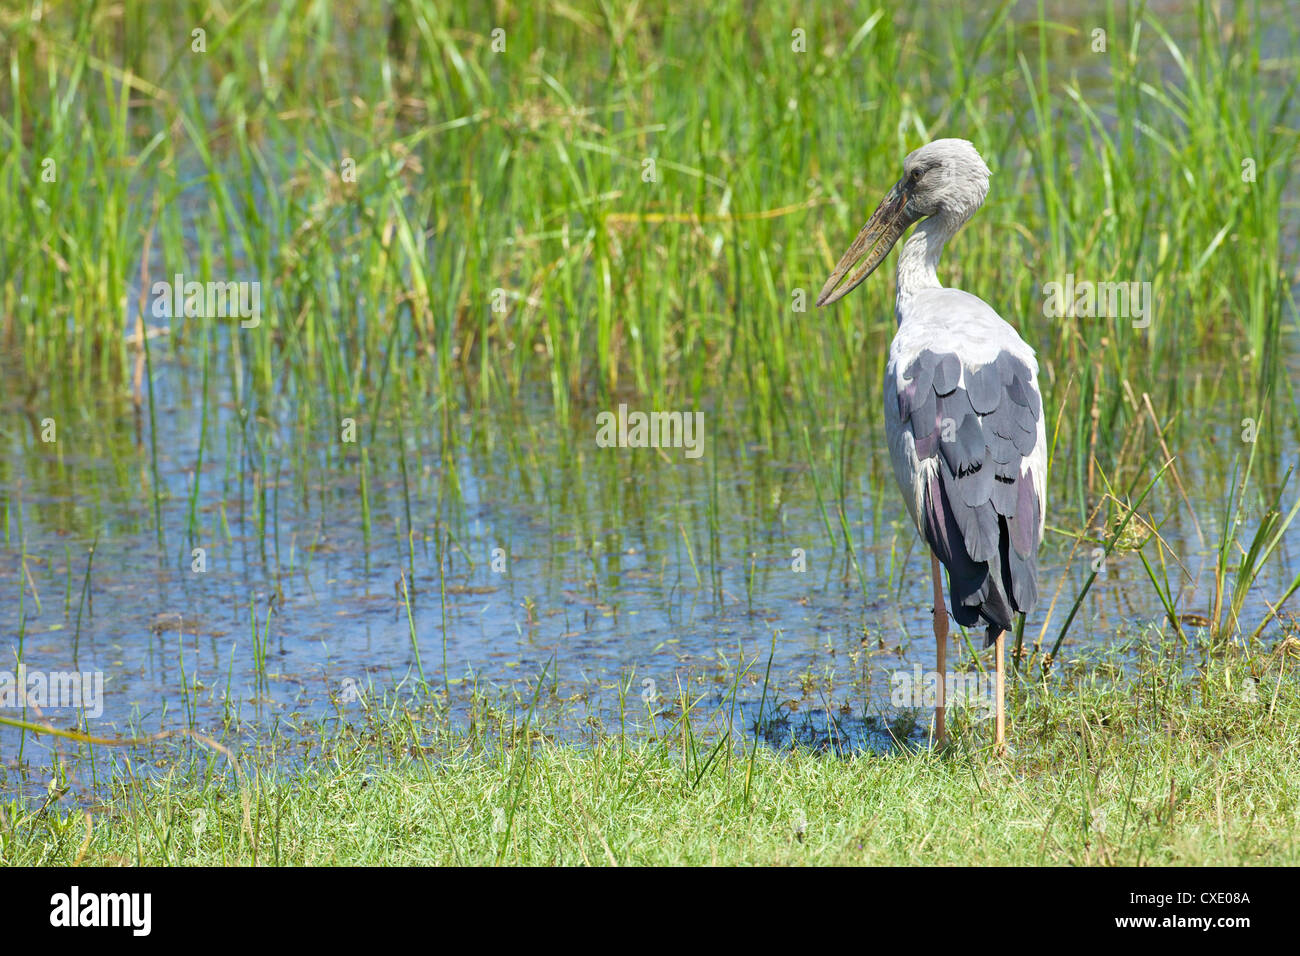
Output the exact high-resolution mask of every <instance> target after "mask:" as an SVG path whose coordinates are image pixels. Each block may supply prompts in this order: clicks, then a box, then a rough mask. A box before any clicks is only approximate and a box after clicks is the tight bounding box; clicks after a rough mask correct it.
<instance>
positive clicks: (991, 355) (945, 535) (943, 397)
mask: <svg viewBox="0 0 1300 956" xmlns="http://www.w3.org/2000/svg"><path fill="white" fill-rule="evenodd" d="M898 318H899V328H898V333H897V334H896V335H895V337H894V341H893V344H892V345H891V346H890V352H889V365H888V369H887V371H886V375H885V432H886V437H887V439H888V442H889V453H890V458H891V459H892V461H893V465H894V476H895V478H896V479H897V481H898V485H899V488H900V490H901V491H902V493H903V496H904V498H905V499H906V501H907V507H908V510H909V512H911V515H912V517H913V519H914V520H915V521H916V524H917V529H918V530H919V531H920V533H921V534H922V536H923V537H924V538H925V539H926V541H927V542H928V543H929V544H930V546H931V547H932V548H933V549H934V551H935V553H936V554H937V555H938V556H939V560H940V561H942V562H943V564H944V566H945V567H947V568H948V572H949V582H950V596H951V599H952V611H953V616H954V617H956V619H957V621H958V623H959V624H962V625H963V626H967V627H969V626H972V625H974V624H976V623H977V622H979V621H981V620H983V621H984V622H985V623H986V624H987V625H988V628H989V640H990V641H991V640H992V639H993V637H994V636H996V633H997V632H998V631H999V630H1007V629H1009V628H1010V627H1011V623H1012V621H1011V615H1012V614H1013V613H1014V612H1016V611H1028V610H1030V609H1032V608H1033V606H1034V604H1035V602H1036V601H1037V598H1038V583H1037V566H1036V555H1037V551H1038V545H1039V543H1040V542H1041V540H1042V536H1043V515H1044V506H1045V490H1046V489H1045V483H1046V482H1045V479H1046V471H1047V452H1046V429H1045V425H1044V421H1043V405H1042V398H1041V396H1040V394H1039V390H1038V363H1037V360H1036V359H1035V358H1034V351H1033V349H1031V348H1030V347H1029V346H1028V345H1026V344H1025V342H1024V341H1023V340H1022V339H1021V338H1020V336H1019V335H1018V334H1016V331H1015V329H1013V328H1012V327H1011V326H1010V325H1008V324H1007V323H1006V322H1005V321H1003V320H1002V318H1000V317H999V316H998V314H997V313H996V312H995V311H994V310H993V309H992V308H990V307H989V306H988V305H987V304H986V303H985V302H983V301H982V300H981V299H979V298H978V297H976V296H973V295H970V294H969V293H966V292H962V291H961V290H959V289H944V288H934V289H923V290H920V291H919V292H917V293H915V294H913V295H910V296H906V297H900V299H899V302H898Z"/></svg>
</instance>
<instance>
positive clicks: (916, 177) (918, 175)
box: [907, 166, 925, 186]
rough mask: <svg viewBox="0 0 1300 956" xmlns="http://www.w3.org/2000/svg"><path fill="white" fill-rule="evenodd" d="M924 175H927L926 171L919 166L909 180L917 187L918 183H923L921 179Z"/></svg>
mask: <svg viewBox="0 0 1300 956" xmlns="http://www.w3.org/2000/svg"><path fill="white" fill-rule="evenodd" d="M924 175H925V170H924V169H922V168H921V167H920V166H918V167H916V169H914V170H912V175H910V176H908V177H907V180H908V182H910V183H911V184H912V185H913V186H915V185H916V184H917V183H919V182H920V181H921V177H922V176H924Z"/></svg>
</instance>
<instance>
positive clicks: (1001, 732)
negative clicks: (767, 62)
mask: <svg viewBox="0 0 1300 956" xmlns="http://www.w3.org/2000/svg"><path fill="white" fill-rule="evenodd" d="M1006 639H1007V632H1006V631H998V639H997V640H996V641H995V642H994V644H995V645H996V646H997V665H998V669H997V677H996V679H995V682H994V683H995V687H994V692H995V693H996V694H997V711H996V716H995V718H994V726H995V734H996V736H997V749H998V753H1000V754H1001V753H1006V749H1007V716H1006V711H1005V710H1004V709H1003V706H1002V697H1003V691H1004V684H1003V668H1002V648H1003V645H1004V644H1005V643H1006Z"/></svg>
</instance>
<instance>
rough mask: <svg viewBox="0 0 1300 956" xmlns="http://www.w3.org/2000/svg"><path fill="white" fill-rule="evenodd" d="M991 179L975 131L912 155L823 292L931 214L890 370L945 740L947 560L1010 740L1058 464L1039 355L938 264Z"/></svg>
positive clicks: (917, 235) (892, 440) (903, 287)
mask: <svg viewBox="0 0 1300 956" xmlns="http://www.w3.org/2000/svg"><path fill="white" fill-rule="evenodd" d="M988 188H989V170H988V167H987V166H985V165H984V160H983V159H981V158H980V154H979V153H978V152H976V150H975V147H974V146H972V145H971V144H970V143H968V142H967V141H966V140H964V139H938V140H935V141H934V142H933V143H930V144H928V145H926V146H922V147H921V148H920V149H918V150H916V151H915V152H913V153H911V154H910V155H908V157H907V158H906V159H905V160H904V161H903V178H902V179H900V180H899V181H898V182H897V183H895V184H894V187H893V188H892V189H890V191H889V194H888V195H887V196H885V198H884V200H883V201H882V202H881V203H880V205H879V207H877V209H876V211H875V212H874V213H872V214H871V218H870V219H869V220H867V224H866V225H865V226H863V227H862V231H861V232H859V233H858V237H857V238H856V239H854V240H853V245H851V246H849V249H848V251H847V252H845V253H844V256H843V257H842V258H841V259H840V261H839V262H838V263H837V264H836V266H835V270H834V271H833V272H832V273H831V276H830V278H829V279H827V280H826V285H825V286H824V287H823V288H822V291H821V295H820V296H818V298H817V304H818V305H819V306H824V305H829V304H830V303H832V302H835V301H836V300H838V299H840V298H842V297H843V296H845V295H847V294H848V293H849V292H850V291H852V290H853V289H854V288H856V287H857V286H858V285H859V284H860V283H861V282H862V281H863V280H864V279H866V278H867V276H869V275H871V273H872V272H874V271H875V269H876V267H877V266H879V265H880V263H881V262H882V261H883V260H884V258H885V256H886V255H888V254H889V250H890V249H892V248H893V246H894V243H896V242H897V241H898V238H899V237H900V236H901V235H902V234H903V233H904V232H905V231H906V230H907V228H908V227H909V226H911V225H912V224H913V223H914V222H917V221H918V220H920V221H921V224H920V225H919V226H918V227H917V228H916V230H915V231H913V233H912V234H911V235H910V236H909V237H908V239H907V241H906V242H905V243H903V248H902V251H901V252H900V253H899V255H898V299H897V302H896V303H895V307H894V312H895V315H896V317H897V319H898V332H897V333H896V334H895V335H894V341H893V343H892V344H891V345H890V347H889V365H888V366H887V368H886V371H885V436H886V439H887V440H888V443H889V457H890V458H891V459H892V461H893V464H894V477H895V478H896V479H897V480H898V487H899V489H900V490H901V491H902V493H903V498H904V500H905V501H906V502H907V510H908V511H909V512H910V513H911V515H912V519H913V521H915V522H916V527H917V530H918V531H919V532H920V533H921V536H922V537H923V538H925V540H926V543H927V544H929V546H930V573H931V576H932V578H933V580H934V637H935V641H936V644H937V648H936V654H935V656H936V658H937V660H936V671H937V672H938V675H939V679H938V686H937V687H936V697H937V700H936V703H937V707H936V710H935V731H936V735H937V737H938V739H939V740H940V741H942V740H944V739H945V736H946V734H945V729H944V710H945V705H946V696H947V695H946V689H947V688H946V687H945V683H946V678H945V667H946V656H947V655H946V652H947V642H948V615H947V612H946V610H945V609H944V604H943V581H942V578H941V576H940V573H939V565H940V564H942V565H943V566H944V567H945V568H947V569H948V593H949V596H950V597H951V600H952V613H953V616H954V617H955V618H956V619H957V623H958V624H960V625H962V626H963V627H971V626H974V625H976V624H978V623H979V622H981V621H982V622H984V624H986V625H987V626H988V632H987V637H986V641H985V645H984V646H985V647H988V646H989V645H990V644H995V645H996V646H997V652H996V655H997V677H996V688H995V695H996V698H997V700H996V729H995V734H996V737H997V746H998V749H999V750H1001V749H1003V748H1004V746H1005V739H1006V718H1005V713H1004V709H1003V687H1004V672H1003V666H1004V665H1003V642H1004V640H1005V632H1006V631H1008V630H1010V629H1011V625H1012V620H1011V617H1012V614H1013V613H1015V612H1020V613H1022V614H1023V613H1025V612H1027V611H1029V610H1031V609H1032V608H1033V606H1034V603H1035V602H1036V601H1037V599H1038V582H1037V568H1036V566H1035V560H1036V555H1037V553H1038V545H1039V543H1040V542H1041V541H1042V539H1043V519H1044V509H1045V498H1044V494H1045V487H1044V485H1045V482H1046V476H1047V443H1046V439H1045V428H1044V423H1043V400H1042V397H1041V396H1040V395H1039V392H1038V362H1037V361H1036V360H1035V358H1034V350H1033V349H1031V348H1030V347H1029V346H1028V345H1026V344H1025V343H1024V341H1023V340H1022V339H1021V338H1020V336H1019V335H1017V334H1016V330H1015V329H1013V328H1012V327H1011V326H1010V325H1008V324H1007V323H1006V322H1004V321H1003V320H1002V319H1001V317H999V316H998V314H997V313H996V312H994V311H993V309H992V308H990V307H989V306H988V305H987V304H986V303H985V302H984V301H982V300H981V299H979V298H977V297H976V296H973V295H971V294H970V293H968V292H962V291H961V290H960V289H945V288H944V287H943V286H941V285H940V284H939V279H938V276H937V275H936V273H935V267H936V266H937V265H938V263H939V255H940V253H942V252H943V246H944V243H946V242H947V241H948V240H949V239H951V238H952V237H953V235H954V234H955V233H956V232H957V230H958V229H960V228H961V227H962V225H963V224H964V223H965V222H966V220H968V219H970V217H971V216H972V215H974V214H975V211H976V210H977V209H979V207H980V204H981V203H983V202H984V197H985V196H986V195H987V194H988ZM859 260H861V261H862V262H861V265H860V266H858V268H857V270H856V271H854V272H853V273H852V275H849V270H850V269H851V268H852V267H853V265H854V264H855V263H857V262H858V261H859ZM846 275H848V278H847V279H846V278H845V276H846Z"/></svg>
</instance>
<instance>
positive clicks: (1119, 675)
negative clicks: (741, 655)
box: [0, 639, 1300, 865]
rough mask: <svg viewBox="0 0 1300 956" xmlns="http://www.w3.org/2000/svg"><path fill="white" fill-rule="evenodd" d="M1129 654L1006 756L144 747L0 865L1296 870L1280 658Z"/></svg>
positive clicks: (432, 737)
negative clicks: (237, 767) (289, 760)
mask: <svg viewBox="0 0 1300 956" xmlns="http://www.w3.org/2000/svg"><path fill="white" fill-rule="evenodd" d="M1138 647H1139V648H1140V650H1139V651H1138V653H1137V657H1136V660H1137V663H1136V664H1135V665H1131V666H1129V667H1128V668H1122V667H1120V666H1119V665H1118V663H1117V659H1118V655H1115V656H1106V657H1103V658H1097V659H1092V660H1089V661H1087V662H1075V664H1074V665H1073V666H1072V667H1071V668H1070V669H1069V671H1068V674H1067V675H1066V676H1064V677H1063V678H1062V680H1061V681H1059V682H1056V683H1054V684H1052V685H1043V684H1032V685H1018V686H1017V687H1016V688H1015V689H1014V690H1013V694H1012V703H1011V709H1010V716H1011V720H1012V731H1011V737H1010V740H1011V746H1012V752H1011V754H1010V756H1008V757H1006V758H996V757H994V756H993V755H992V754H991V753H990V752H989V748H988V743H989V726H988V724H987V723H984V724H979V723H975V724H967V725H962V724H960V723H959V725H958V731H957V735H958V736H957V739H956V742H955V743H954V745H953V746H951V747H950V748H949V749H947V750H946V751H944V752H935V751H932V750H929V749H920V750H916V749H915V747H914V746H912V745H909V746H908V747H906V748H899V749H896V750H895V751H894V752H892V753H886V754H883V755H877V754H869V753H863V754H859V755H857V756H853V757H850V758H837V757H833V756H829V755H826V754H817V753H812V752H809V751H806V750H797V749H796V750H794V751H791V752H784V751H780V750H772V749H769V748H767V747H761V748H759V749H758V750H757V751H756V753H755V757H754V759H753V764H752V777H751V775H750V774H751V768H750V763H749V759H748V758H747V756H746V755H745V754H743V753H742V752H741V751H740V750H739V749H738V750H737V751H736V752H735V753H734V754H733V755H732V757H731V759H727V758H725V757H720V758H717V759H714V760H713V761H712V762H711V763H707V764H705V763H703V762H702V756H701V752H700V751H699V750H698V749H697V748H695V747H694V746H692V745H691V743H690V741H689V740H686V739H684V738H686V732H685V730H684V727H685V724H686V721H680V720H679V721H678V722H677V725H676V728H677V729H676V731H675V732H670V733H668V734H666V735H665V736H664V737H663V738H662V739H661V740H658V741H653V740H647V739H643V740H640V741H634V740H630V739H627V738H624V737H622V736H620V735H618V734H617V733H612V734H606V735H603V736H602V737H601V738H600V739H599V740H598V741H596V742H595V743H593V745H591V746H589V747H583V748H580V747H574V746H572V745H559V744H556V743H554V742H552V741H550V740H549V738H548V737H547V736H546V735H545V733H544V732H543V731H544V721H541V722H539V723H538V725H537V726H534V725H533V724H531V723H530V722H528V721H526V720H525V719H524V718H523V717H521V715H520V714H518V713H516V714H514V715H507V714H505V713H504V712H501V711H496V712H492V711H491V710H490V709H489V710H485V711H484V712H483V713H482V714H481V715H480V717H481V721H480V722H478V723H477V724H476V726H477V729H476V730H473V731H466V730H464V729H461V730H454V729H452V728H450V727H448V726H446V725H445V724H444V723H441V722H439V721H438V720H436V719H433V720H420V719H418V718H417V717H416V716H415V714H414V713H413V712H405V711H403V710H402V709H401V708H400V707H393V706H391V705H390V706H389V707H388V709H386V710H383V711H382V712H381V711H380V709H379V708H378V707H374V708H372V710H371V711H370V715H369V717H368V718H365V717H363V718H361V719H360V720H355V721H353V722H350V723H347V724H344V725H340V726H338V727H336V728H335V729H333V730H330V731H328V732H326V731H325V730H324V729H323V727H320V726H317V727H314V728H311V727H308V728H301V730H300V732H301V733H302V735H303V737H304V738H305V739H313V737H314V743H315V746H314V747H313V748H312V750H311V752H310V754H309V755H307V756H305V757H303V758H302V765H301V769H300V770H299V771H298V772H297V773H291V772H288V771H286V769H285V764H284V763H283V757H284V755H283V754H279V755H271V754H263V755H261V756H260V757H259V756H256V755H254V754H253V753H250V754H249V755H248V756H247V757H246V758H245V760H244V764H243V776H244V778H245V779H247V780H248V781H249V783H248V785H247V786H246V787H244V788H241V787H240V786H239V784H238V778H237V777H235V776H234V775H233V774H232V772H231V770H230V767H229V765H228V763H227V762H226V758H225V757H224V756H223V755H221V754H217V753H214V752H212V751H208V750H203V749H201V748H200V749H198V750H189V751H185V752H176V751H175V750H172V749H168V748H159V749H156V750H154V751H153V752H151V753H149V754H148V755H147V756H148V759H149V760H150V761H151V762H152V763H153V764H154V765H155V766H157V767H161V768H163V769H160V770H154V771H153V773H152V778H151V779H149V780H147V781H146V780H144V779H142V778H140V777H137V776H135V774H134V773H132V772H131V770H130V768H129V767H127V768H125V769H124V768H121V767H119V771H118V774H117V775H116V778H115V779H116V782H115V783H114V785H113V786H112V787H111V788H110V789H109V791H108V793H107V795H106V797H105V799H104V800H103V802H92V803H90V804H88V807H87V809H86V810H83V811H78V810H76V809H75V808H68V807H66V806H65V805H64V804H65V802H66V801H67V800H70V799H72V797H67V796H65V797H62V798H60V799H55V800H53V801H51V802H50V803H49V804H48V806H46V807H38V806H36V804H37V803H38V802H39V801H30V802H28V803H26V804H23V805H20V804H18V803H13V804H10V805H9V806H8V807H7V808H0V862H3V863H7V864H20V865H21V864H68V863H72V862H81V863H86V864H145V865H156V864H161V865H176V864H211V865H216V864H254V863H261V864H300V865H325V864H429V863H441V864H450V863H460V864H467V863H468V864H492V863H520V864H534V865H536V864H555V863H566V864H596V865H604V864H615V863H616V864H620V865H626V864H815V863H823V864H824V863H841V864H844V863H881V864H884V863H891V864H914V863H930V864H958V863H984V864H1024V863H1033V864H1060V865H1086V864H1106V865H1161V864H1185V865H1205V864H1290V865H1294V864H1296V863H1297V862H1300V795H1298V794H1297V792H1296V789H1295V786H1294V781H1295V780H1296V778H1297V775H1298V774H1300V730H1297V728H1298V727H1300V721H1298V720H1297V718H1300V693H1298V692H1297V688H1296V683H1295V680H1294V673H1295V668H1296V667H1297V666H1300V663H1298V662H1300V645H1297V644H1296V642H1295V640H1294V639H1292V640H1291V641H1290V643H1288V644H1284V645H1279V646H1278V647H1277V648H1275V649H1274V650H1273V651H1272V652H1271V653H1269V654H1260V655H1258V656H1255V657H1246V656H1234V657H1233V659H1232V660H1231V661H1230V663H1217V662H1215V660H1214V659H1213V658H1211V657H1210V656H1209V655H1208V654H1207V653H1205V652H1203V651H1201V650H1198V649H1196V648H1191V649H1188V648H1183V647H1181V645H1180V644H1179V643H1177V642H1159V641H1143V642H1139V643H1138ZM1198 659H1199V660H1200V661H1201V662H1202V664H1201V665H1200V666H1195V665H1196V662H1197V660H1198ZM1247 678H1250V679H1252V680H1256V681H1258V683H1257V684H1252V685H1250V687H1249V688H1247V685H1246V684H1245V683H1244V681H1245V680H1246V679H1247ZM725 706H727V705H726V704H725V703H724V704H723V707H725ZM529 713H530V714H531V713H532V708H529ZM425 716H426V717H427V716H428V715H427V714H426V715H425ZM708 716H709V715H708V714H696V715H693V720H695V721H697V722H702V721H703V720H705V719H706V718H707V717H708ZM533 719H536V715H534V717H533ZM489 726H490V727H492V728H494V729H493V730H492V731H491V732H487V731H485V729H484V728H485V727H489ZM498 734H500V735H502V736H497V735H498ZM286 736H287V735H286ZM490 738H495V739H490ZM502 740H506V741H513V743H514V745H513V746H504V747H503V746H500V744H501V741H502ZM523 740H530V741H532V743H531V745H530V746H528V747H523V746H521V743H522V741H523ZM280 746H281V747H283V748H285V749H286V750H292V749H294V747H295V745H294V744H293V743H282V744H280ZM241 796H242V797H246V798H247V810H248V814H247V818H245V815H244V803H243V802H242V799H241Z"/></svg>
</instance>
